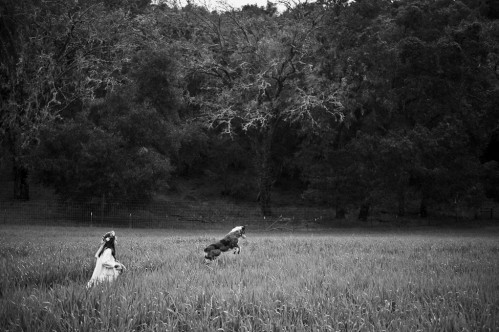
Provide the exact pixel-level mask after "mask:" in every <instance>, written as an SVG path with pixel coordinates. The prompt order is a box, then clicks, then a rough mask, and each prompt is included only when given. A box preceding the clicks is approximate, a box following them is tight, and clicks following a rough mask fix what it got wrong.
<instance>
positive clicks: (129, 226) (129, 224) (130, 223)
mask: <svg viewBox="0 0 499 332" xmlns="http://www.w3.org/2000/svg"><path fill="white" fill-rule="evenodd" d="M128 228H132V214H131V213H130V214H129V219H128Z"/></svg>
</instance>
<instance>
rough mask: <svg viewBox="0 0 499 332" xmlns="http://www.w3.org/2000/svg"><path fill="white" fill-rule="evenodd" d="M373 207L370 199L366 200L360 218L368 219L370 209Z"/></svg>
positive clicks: (360, 211) (361, 207)
mask: <svg viewBox="0 0 499 332" xmlns="http://www.w3.org/2000/svg"><path fill="white" fill-rule="evenodd" d="M370 208H371V203H370V202H369V201H367V200H366V201H364V202H363V203H362V205H361V206H360V210H359V220H362V221H367V218H368V217H369V209H370Z"/></svg>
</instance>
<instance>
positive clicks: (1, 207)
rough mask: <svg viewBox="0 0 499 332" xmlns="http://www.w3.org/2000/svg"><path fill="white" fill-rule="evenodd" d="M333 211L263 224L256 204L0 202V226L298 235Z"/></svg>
mask: <svg viewBox="0 0 499 332" xmlns="http://www.w3.org/2000/svg"><path fill="white" fill-rule="evenodd" d="M334 216H335V210H334V209H332V208H327V207H325V208H313V207H305V206H276V207H274V208H273V216H272V217H270V218H269V217H267V218H264V217H262V215H261V213H260V208H259V206H258V204H256V203H255V204H247V203H245V204H238V203H231V202H225V201H210V202H200V201H188V200H183V201H178V200H177V201H168V202H154V203H148V204H139V203H126V204H125V203H105V204H102V203H78V202H57V201H52V200H47V201H14V200H10V201H0V223H2V224H21V225H72V226H85V227H89V226H90V227H92V226H106V227H109V226H112V227H129V228H190V227H197V228H199V227H201V228H203V227H205V228H212V227H216V226H220V227H227V226H237V225H253V226H257V227H259V228H275V229H278V228H280V229H300V228H308V227H313V225H317V224H322V225H327V223H328V221H331V220H334Z"/></svg>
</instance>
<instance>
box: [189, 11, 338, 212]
mask: <svg viewBox="0 0 499 332" xmlns="http://www.w3.org/2000/svg"><path fill="white" fill-rule="evenodd" d="M192 15H193V16H194V18H195V20H196V21H197V22H198V23H197V24H199V25H200V28H199V29H198V35H197V36H196V38H193V39H192V42H191V43H189V44H187V46H186V49H187V51H188V54H189V57H188V59H189V61H190V63H188V64H186V67H189V69H190V72H191V73H198V74H202V75H203V81H202V82H201V87H200V89H199V90H198V93H197V94H195V95H192V98H193V99H192V102H193V103H194V104H196V105H199V107H201V109H202V111H203V114H204V117H205V119H206V120H207V122H208V123H209V125H210V126H212V127H214V128H218V130H220V132H221V133H223V134H227V135H238V134H241V135H246V136H247V137H249V138H250V139H251V141H252V146H253V150H254V151H255V155H256V168H257V173H258V178H259V181H258V182H259V183H258V188H259V195H258V199H259V202H260V207H261V211H262V214H263V215H264V216H268V215H271V213H272V210H271V188H272V183H273V180H274V179H273V178H272V149H273V144H274V142H275V135H276V130H277V128H278V127H279V126H280V125H281V123H284V122H302V123H307V125H310V127H311V128H312V127H317V126H319V125H322V124H325V125H328V124H331V123H335V121H338V120H341V119H342V116H343V115H342V112H341V110H342V105H341V103H340V89H341V86H340V84H334V83H333V82H331V81H328V80H327V79H326V78H325V77H323V76H322V75H321V74H320V68H319V66H317V64H316V63H315V62H314V56H315V53H316V52H317V50H318V48H319V47H320V43H319V42H318V40H317V31H318V27H319V26H320V24H321V22H322V17H323V12H322V9H321V7H320V6H312V7H303V8H295V9H293V10H289V11H288V12H286V13H285V14H283V15H281V16H272V12H270V13H268V12H266V11H264V12H263V13H255V11H248V10H243V11H230V12H226V13H224V14H220V15H218V14H209V13H207V12H205V11H193V12H192Z"/></svg>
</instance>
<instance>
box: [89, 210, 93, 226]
mask: <svg viewBox="0 0 499 332" xmlns="http://www.w3.org/2000/svg"><path fill="white" fill-rule="evenodd" d="M93 219H94V213H93V212H92V211H90V227H92V226H93V222H94V220H93Z"/></svg>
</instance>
